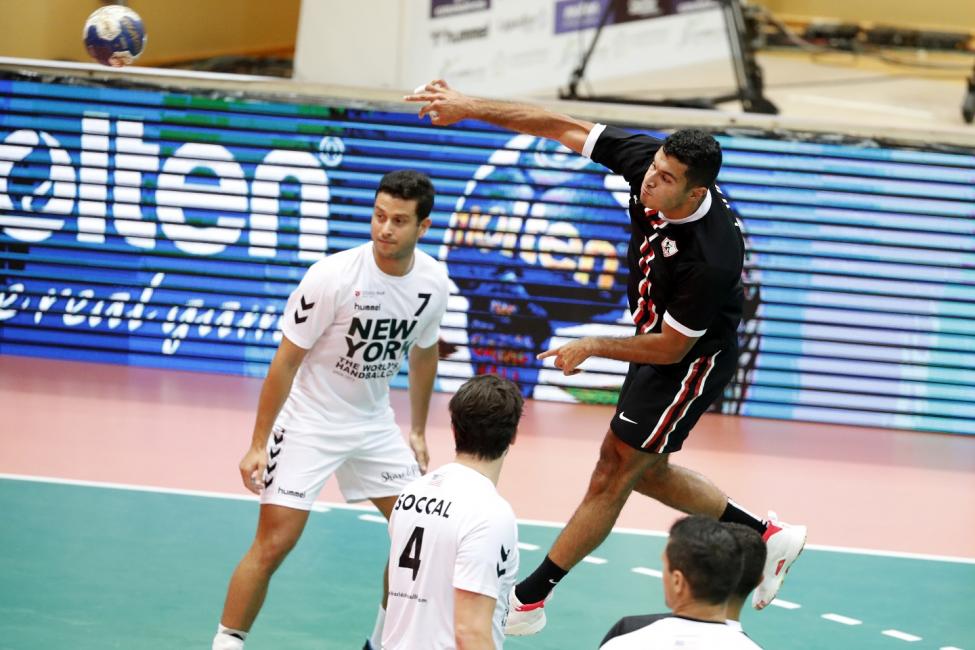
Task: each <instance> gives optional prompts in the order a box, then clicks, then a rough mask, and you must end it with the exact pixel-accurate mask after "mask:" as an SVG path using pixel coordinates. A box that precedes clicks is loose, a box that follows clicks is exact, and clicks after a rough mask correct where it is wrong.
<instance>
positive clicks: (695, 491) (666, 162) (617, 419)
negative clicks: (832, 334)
mask: <svg viewBox="0 0 975 650" xmlns="http://www.w3.org/2000/svg"><path fill="white" fill-rule="evenodd" d="M405 99H406V100H407V101H414V102H423V106H422V107H421V109H420V112H419V114H420V117H424V116H427V117H429V118H430V120H431V122H433V124H436V125H438V126H441V125H448V124H453V123H454V122H457V121H459V120H462V119H477V120H481V121H483V122H487V123H489V124H494V125H497V126H500V127H502V128H506V129H511V130H513V131H518V132H521V133H527V134H531V135H534V136H538V137H545V138H550V139H553V140H557V141H558V142H560V143H562V144H563V145H564V146H566V147H568V148H569V149H571V150H572V151H575V152H576V153H579V154H582V155H584V156H586V157H589V158H591V159H592V160H593V161H595V162H598V163H600V164H602V165H604V166H606V167H608V168H609V169H611V170H612V171H614V172H616V173H617V174H620V175H622V176H623V178H625V179H626V181H627V183H628V184H629V186H630V202H629V215H630V223H631V235H630V244H629V255H628V257H629V281H628V294H629V295H628V297H629V306H630V311H631V312H632V315H633V321H634V324H635V325H636V332H635V334H634V336H630V337H625V338H608V337H586V338H582V339H578V340H575V341H572V342H570V343H568V344H566V345H564V346H562V347H560V348H557V349H552V350H548V351H545V352H543V353H542V354H541V355H539V356H540V358H548V357H553V358H554V363H555V367H556V368H559V369H561V370H562V371H563V372H564V373H565V374H566V375H569V374H574V373H576V372H579V365H580V364H581V363H583V362H584V361H585V360H586V359H587V358H589V357H592V356H595V357H603V358H608V359H616V360H620V361H627V362H629V363H630V367H629V371H628V373H627V376H626V380H625V381H624V383H623V387H622V389H621V391H620V397H619V402H618V404H617V409H616V414H615V416H614V417H613V420H612V423H611V424H610V429H609V431H608V432H607V433H606V436H605V438H604V440H603V443H602V446H601V448H600V453H599V460H598V462H597V463H596V468H595V470H594V471H593V474H592V478H591V479H590V483H589V489H588V490H587V492H586V495H585V497H584V498H583V501H582V503H581V504H580V505H579V507H578V508H577V509H576V512H575V513H574V514H573V516H572V518H571V519H570V520H569V523H568V524H567V525H566V527H565V528H564V529H563V530H562V533H561V534H560V535H559V537H558V539H557V540H556V541H555V544H554V545H553V546H552V548H551V549H550V551H549V553H548V555H547V556H546V558H545V559H544V561H543V562H542V564H541V565H540V566H539V567H538V568H537V569H536V570H535V572H534V573H532V574H531V575H530V576H528V577H527V578H526V579H525V580H523V581H522V582H520V583H519V584H518V585H517V586H516V588H515V591H514V594H513V598H512V600H511V604H512V608H511V612H510V614H509V618H508V626H507V628H506V633H507V634H509V635H525V634H534V633H536V632H538V631H539V630H540V629H542V627H544V626H545V613H544V609H543V607H544V604H545V599H546V598H547V597H548V595H549V594H550V593H551V590H552V589H553V588H554V586H555V585H556V584H558V582H559V581H560V580H561V579H562V578H563V577H564V576H565V575H566V574H567V573H568V571H569V570H570V569H572V567H573V566H575V565H576V564H577V563H578V562H580V561H581V560H582V559H583V558H584V557H585V556H586V555H588V554H589V553H590V552H591V551H593V550H594V549H595V548H596V547H597V546H599V545H600V544H601V543H602V541H603V540H604V539H605V538H606V536H607V535H608V534H609V532H610V530H611V529H612V527H613V524H614V523H615V521H616V519H617V517H618V516H619V513H620V510H622V508H623V504H624V503H625V502H626V500H627V499H628V498H629V496H630V493H631V492H633V491H634V490H636V491H637V492H640V493H641V494H645V495H647V496H650V497H652V498H654V499H657V500H658V501H660V502H662V503H664V504H666V505H668V506H671V507H673V508H676V509H678V510H681V511H683V512H686V513H691V514H702V515H709V516H712V517H714V518H717V519H720V520H721V521H733V522H738V523H741V524H744V525H747V526H750V527H752V528H754V529H755V530H757V531H758V532H759V533H760V534H761V535H762V536H763V538H764V539H765V542H766V545H767V548H768V560H767V562H766V565H765V570H764V573H763V576H764V579H763V581H762V584H761V585H760V587H759V588H758V589H757V590H756V591H755V594H754V596H753V600H752V604H753V605H754V606H755V607H756V608H757V609H762V608H764V607H765V606H767V605H768V604H769V603H770V602H771V601H772V600H773V599H774V598H775V594H776V593H777V592H778V590H779V587H780V586H781V584H782V580H783V579H784V577H785V574H786V572H787V571H788V569H789V567H790V566H791V564H792V563H793V562H794V561H795V559H796V558H797V557H798V555H799V553H800V552H801V551H802V548H803V545H804V544H805V539H806V529H805V527H804V526H788V525H785V524H783V523H781V522H778V521H777V520H775V518H774V517H773V516H771V513H770V517H769V518H768V519H767V520H762V519H759V518H758V517H756V516H754V515H752V514H751V513H749V512H748V511H746V510H744V509H743V508H741V507H740V506H738V505H737V504H736V503H735V502H734V501H732V500H731V499H729V498H728V497H727V496H726V495H725V494H724V493H723V492H722V491H721V490H720V489H719V488H718V487H717V486H716V485H715V484H714V483H712V482H711V481H710V480H708V479H707V478H706V477H704V476H702V475H700V474H698V473H696V472H694V471H692V470H689V469H687V468H684V467H680V466H678V465H672V464H671V463H670V454H671V453H673V452H676V451H678V450H680V448H681V446H682V445H683V442H684V440H685V438H687V435H688V434H689V433H690V430H691V428H692V427H693V426H694V424H696V422H697V420H698V418H699V417H700V416H701V414H702V413H704V411H705V410H706V409H707V408H708V406H709V405H710V404H711V403H712V402H714V401H715V400H716V399H717V398H718V397H719V396H720V395H721V393H722V391H723V390H724V388H725V386H726V385H727V383H728V381H729V380H730V379H731V378H732V376H733V375H734V372H735V368H736V365H737V361H738V343H737V335H736V332H737V328H738V324H739V321H740V319H741V311H742V302H743V293H742V286H741V274H742V264H743V258H744V245H743V242H742V237H741V232H740V230H739V229H738V227H737V222H736V220H735V218H734V215H733V214H732V213H731V211H730V209H729V208H728V206H727V205H726V203H725V202H724V200H723V198H722V197H721V194H720V193H719V192H718V191H717V189H716V188H715V187H714V182H715V179H716V178H717V175H718V170H719V169H720V167H721V149H720V146H719V145H718V143H717V141H715V139H714V138H713V137H711V136H710V135H709V134H707V133H705V132H703V131H699V130H694V129H682V130H680V131H677V132H675V133H674V134H672V135H671V136H670V137H668V138H667V139H666V140H664V141H660V140H658V139H656V138H652V137H650V136H647V135H642V134H633V133H629V132H627V131H624V130H622V129H618V128H615V127H611V126H605V125H602V124H594V123H592V122H587V121H585V120H579V119H575V118H572V117H569V116H567V115H561V114H558V113H553V112H551V111H548V110H545V109H542V108H539V107H534V106H530V105H525V104H515V103H508V102H497V101H490V100H485V99H479V98H473V97H468V96H466V95H463V94H461V93H458V92H457V91H455V90H453V89H451V88H450V87H449V86H448V85H447V83H446V82H444V81H443V80H437V81H433V82H431V83H429V84H427V85H426V86H425V87H423V88H422V89H419V88H418V89H417V92H414V94H412V95H409V96H407V97H406V98H405Z"/></svg>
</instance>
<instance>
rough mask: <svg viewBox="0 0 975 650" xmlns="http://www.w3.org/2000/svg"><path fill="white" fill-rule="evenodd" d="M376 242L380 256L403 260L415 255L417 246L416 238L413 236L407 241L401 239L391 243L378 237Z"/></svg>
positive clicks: (376, 248)
mask: <svg viewBox="0 0 975 650" xmlns="http://www.w3.org/2000/svg"><path fill="white" fill-rule="evenodd" d="M376 244H377V245H376V246H375V247H374V248H375V250H376V254H377V255H379V257H382V258H383V259H387V260H392V261H402V260H405V259H409V258H410V257H412V256H413V252H414V249H415V248H416V239H414V238H411V239H408V240H407V241H404V240H403V239H400V240H399V241H397V242H389V243H387V242H386V241H384V240H382V239H377V240H376Z"/></svg>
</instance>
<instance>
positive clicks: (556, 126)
mask: <svg viewBox="0 0 975 650" xmlns="http://www.w3.org/2000/svg"><path fill="white" fill-rule="evenodd" d="M403 99H404V100H405V101H408V102H422V103H423V106H421V107H420V112H419V115H420V117H421V118H422V117H429V118H430V122H431V123H432V124H435V125H437V126H447V125H449V124H454V123H455V122H458V121H460V120H464V119H474V120H480V121H482V122H487V123H488V124H494V125H495V126H500V127H501V128H504V129H509V130H511V131H517V132H519V133H527V134H529V135H534V136H538V137H542V138H548V139H550V140H557V141H558V142H561V143H562V144H563V145H565V146H566V147H568V148H569V149H571V150H572V151H575V152H576V153H582V148H583V146H584V145H585V144H586V138H587V137H588V136H589V132H590V131H591V130H592V128H593V126H595V125H594V124H593V123H592V122H587V121H585V120H579V119H576V118H574V117H570V116H568V115H563V114H561V113H555V112H553V111H550V110H547V109H545V108H541V107H539V106H532V105H530V104H519V103H515V102H502V101H494V100H490V99H482V98H479V97H470V96H468V95H464V94H462V93H459V92H457V91H456V90H454V89H453V88H451V87H450V86H449V85H448V84H447V82H446V81H444V80H443V79H436V80H434V81H431V82H430V83H428V84H427V85H425V86H422V87H421V88H417V89H416V92H414V93H413V94H411V95H407V96H406V97H404V98H403Z"/></svg>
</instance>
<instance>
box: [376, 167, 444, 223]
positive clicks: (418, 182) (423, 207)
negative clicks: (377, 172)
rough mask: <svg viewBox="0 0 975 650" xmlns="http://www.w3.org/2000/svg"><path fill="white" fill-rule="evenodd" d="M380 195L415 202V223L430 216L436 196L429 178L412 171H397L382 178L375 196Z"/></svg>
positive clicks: (421, 173)
mask: <svg viewBox="0 0 975 650" xmlns="http://www.w3.org/2000/svg"><path fill="white" fill-rule="evenodd" d="M380 193H383V194H389V195H390V196H395V197H396V198H398V199H405V200H407V201H412V200H415V201H416V218H417V221H423V220H424V219H426V218H427V217H429V216H430V211H431V210H433V197H434V195H435V194H436V192H435V190H434V189H433V183H432V182H430V177H429V176H427V175H426V174H424V173H423V172H417V171H413V170H412V169H398V170H396V171H394V172H389V173H388V174H386V175H385V176H383V178H382V180H381V181H379V188H378V189H377V190H376V196H379V194H380Z"/></svg>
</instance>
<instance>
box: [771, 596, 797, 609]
mask: <svg viewBox="0 0 975 650" xmlns="http://www.w3.org/2000/svg"><path fill="white" fill-rule="evenodd" d="M769 604H770V605H775V606H776V607H781V608H782V609H799V608H800V607H802V605H800V604H799V603H794V602H792V601H791V600H783V599H781V598H776V599H775V600H773V601H772V602H771V603H769Z"/></svg>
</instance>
